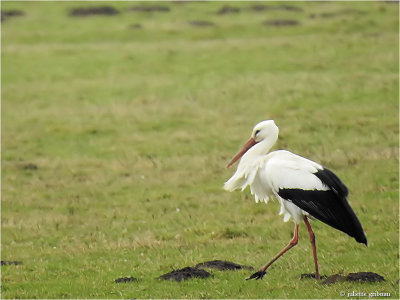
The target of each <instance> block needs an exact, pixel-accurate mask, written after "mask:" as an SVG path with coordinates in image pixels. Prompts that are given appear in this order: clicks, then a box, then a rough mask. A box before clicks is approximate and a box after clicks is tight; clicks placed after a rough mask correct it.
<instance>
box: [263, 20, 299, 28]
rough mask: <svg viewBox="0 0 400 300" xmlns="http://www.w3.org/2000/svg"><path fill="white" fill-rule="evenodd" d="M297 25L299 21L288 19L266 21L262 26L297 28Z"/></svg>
mask: <svg viewBox="0 0 400 300" xmlns="http://www.w3.org/2000/svg"><path fill="white" fill-rule="evenodd" d="M299 24H300V23H299V21H296V20H290V19H276V20H267V21H265V22H264V25H267V26H276V27H283V26H297V25H299Z"/></svg>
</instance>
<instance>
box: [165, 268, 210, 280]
mask: <svg viewBox="0 0 400 300" xmlns="http://www.w3.org/2000/svg"><path fill="white" fill-rule="evenodd" d="M209 276H211V274H210V273H208V272H207V271H204V270H202V269H197V268H192V267H185V268H183V269H180V270H173V271H172V272H169V273H166V274H164V275H161V276H160V277H158V279H164V280H174V281H182V280H187V279H190V278H207V277H209Z"/></svg>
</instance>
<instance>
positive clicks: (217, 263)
mask: <svg viewBox="0 0 400 300" xmlns="http://www.w3.org/2000/svg"><path fill="white" fill-rule="evenodd" d="M196 268H211V269H217V270H220V271H225V270H240V269H247V270H253V267H250V266H244V265H239V264H235V263H233V262H229V261H223V260H212V261H206V262H203V263H200V264H197V265H196Z"/></svg>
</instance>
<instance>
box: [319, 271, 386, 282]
mask: <svg viewBox="0 0 400 300" xmlns="http://www.w3.org/2000/svg"><path fill="white" fill-rule="evenodd" d="M384 280H385V279H384V278H383V277H382V276H381V275H378V274H376V273H374V272H357V273H350V274H349V275H347V276H343V275H340V274H334V275H332V276H329V277H328V278H326V279H325V280H324V281H323V282H322V284H332V283H336V282H343V281H349V282H354V281H358V282H379V281H384Z"/></svg>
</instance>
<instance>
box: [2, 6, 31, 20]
mask: <svg viewBox="0 0 400 300" xmlns="http://www.w3.org/2000/svg"><path fill="white" fill-rule="evenodd" d="M24 15H25V13H24V12H23V11H22V10H17V9H12V10H2V11H1V21H2V22H3V21H5V20H6V19H8V18H10V17H21V16H24Z"/></svg>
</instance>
